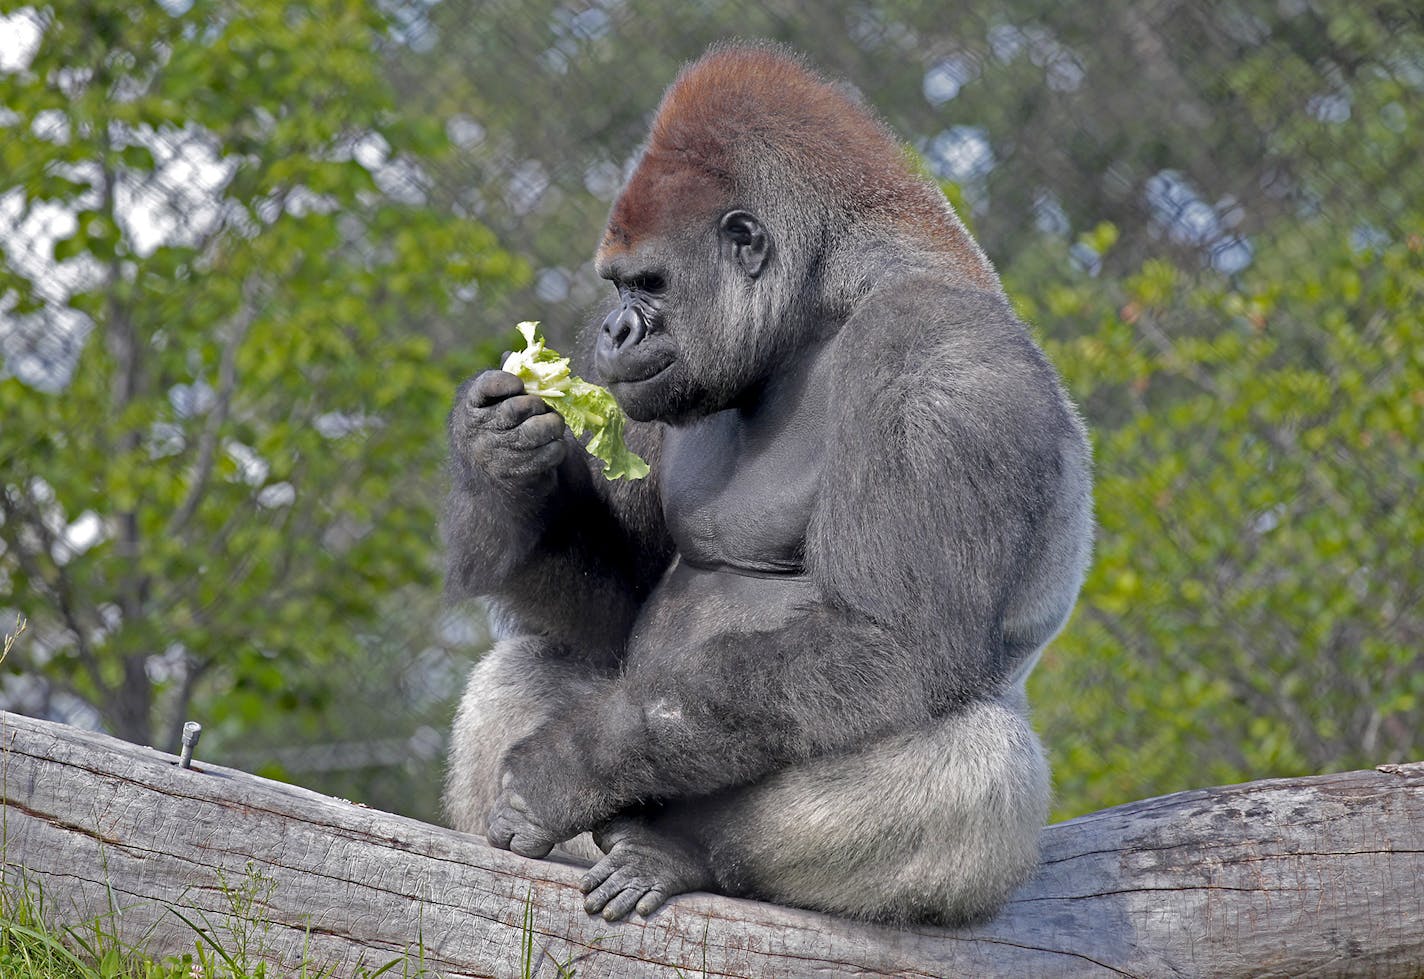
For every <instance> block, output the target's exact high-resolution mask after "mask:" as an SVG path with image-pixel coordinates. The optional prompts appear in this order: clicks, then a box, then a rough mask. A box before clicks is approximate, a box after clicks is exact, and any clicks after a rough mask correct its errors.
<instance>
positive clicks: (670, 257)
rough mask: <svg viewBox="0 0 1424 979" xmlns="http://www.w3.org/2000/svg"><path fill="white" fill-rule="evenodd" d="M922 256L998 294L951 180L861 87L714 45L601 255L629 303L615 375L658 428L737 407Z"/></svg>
mask: <svg viewBox="0 0 1424 979" xmlns="http://www.w3.org/2000/svg"><path fill="white" fill-rule="evenodd" d="M910 251H913V252H917V253H925V252H938V253H941V254H942V255H944V256H946V258H947V259H949V260H953V261H955V262H958V263H959V264H962V265H963V266H964V272H963V274H964V276H965V278H966V280H967V281H976V282H980V283H984V284H987V285H988V286H989V287H991V288H995V287H996V286H995V285H994V283H996V281H997V280H996V279H995V278H994V275H993V271H992V269H990V268H989V266H988V263H987V262H986V261H985V260H984V258H983V255H982V253H980V252H979V250H978V247H977V246H976V245H975V244H974V243H973V241H972V239H970V238H969V236H968V234H967V233H966V232H965V231H964V228H963V226H962V225H961V224H960V223H959V220H958V218H957V217H955V215H954V213H953V211H951V210H950V208H949V206H948V205H947V204H946V203H945V200H944V197H943V195H942V194H941V193H940V192H939V189H938V188H937V187H935V186H934V185H933V184H932V183H930V182H929V181H928V180H926V179H925V178H923V177H922V176H921V175H920V174H919V173H917V172H916V171H915V170H914V169H913V168H912V167H911V165H910V163H909V160H908V157H907V154H906V153H905V152H904V151H902V150H901V148H900V146H899V144H898V143H897V142H896V141H895V139H894V137H893V136H892V135H891V134H890V133H889V131H888V130H886V129H885V127H884V126H882V125H881V124H880V123H879V122H878V121H877V120H876V119H875V118H874V117H873V116H872V115H871V114H870V113H869V112H868V111H867V110H866V109H865V108H864V106H862V105H861V104H860V103H859V101H858V100H857V99H856V98H855V97H854V96H852V95H851V94H850V93H848V92H847V91H846V90H845V89H843V88H841V87H840V86H837V85H834V84H832V83H830V82H827V81H826V80H824V79H822V78H820V77H819V76H818V75H816V74H815V73H814V72H812V71H811V70H809V69H808V68H807V67H806V66H805V65H804V64H802V63H801V61H800V60H799V59H798V58H796V57H795V56H794V55H792V54H790V53H789V52H786V51H784V50H782V49H780V48H776V47H772V46H768V45H752V46H735V47H717V48H713V49H712V50H711V51H710V52H708V53H707V54H706V55H704V56H703V57H702V58H701V59H700V60H699V61H697V62H695V63H693V64H692V65H690V66H688V67H687V68H686V69H684V71H683V72H682V73H681V74H680V75H679V76H678V78H677V80H676V81H675V82H673V84H672V85H671V87H669V89H668V91H667V93H666V94H665V95H664V96H663V101H662V104H661V106H660V107H659V109H658V113H657V117H656V119H655V120H654V122H653V128H652V132H651V134H650V135H649V137H648V141H647V143H646V145H645V146H644V148H643V152H642V155H641V157H640V158H639V160H638V165H637V167H636V168H635V169H634V171H633V174H632V176H631V177H629V179H628V183H627V184H626V185H625V186H624V188H623V190H622V192H621V193H620V194H619V196H618V199H617V200H616V201H615V202H614V205H613V212H612V214H611V215H610V217H609V220H608V228H607V230H606V231H605V233H604V237H603V241H602V244H601V245H600V247H599V251H598V262H597V265H598V270H599V274H601V275H602V276H603V277H604V278H606V279H608V280H609V281H611V282H612V283H613V285H614V286H615V287H616V288H617V290H618V299H617V302H616V304H615V305H614V307H613V309H612V310H611V311H610V312H609V313H608V315H607V317H606V318H605V319H604V321H603V324H602V327H601V329H600V331H599V335H598V338H597V341H596V345H595V363H596V366H597V369H598V372H599V374H600V375H601V377H602V379H603V382H604V383H605V384H607V385H608V386H609V388H610V389H611V390H612V391H613V394H614V396H615V397H616V398H617V399H618V401H619V403H620V404H621V405H622V406H623V408H624V410H625V411H627V412H628V414H629V415H631V416H632V417H633V418H636V419H639V420H641V421H647V420H650V419H662V420H666V421H671V422H679V421H685V420H688V419H691V418H696V417H698V416H701V415H705V414H709V413H711V412H714V411H719V410H721V409H724V408H727V407H731V406H733V405H735V404H736V403H737V402H738V401H739V399H741V398H743V397H744V396H746V395H747V394H749V393H751V392H753V391H755V389H756V388H757V387H758V386H759V385H760V384H761V383H762V382H763V381H765V380H766V379H767V378H768V377H770V376H771V375H772V374H773V373H774V372H775V371H776V369H777V367H778V366H779V365H781V364H783V363H785V362H786V361H787V358H788V357H789V356H792V355H794V354H795V353H796V351H797V350H799V349H800V348H802V347H804V346H805V345H806V344H808V343H810V342H813V341H814V340H816V339H818V338H820V337H824V336H826V335H829V334H830V333H834V332H835V330H836V329H838V328H839V325H840V324H841V323H842V322H844V319H845V317H846V315H847V314H848V311H849V307H850V305H851V304H853V303H854V301H855V300H856V298H857V297H858V296H860V295H863V294H865V293H866V292H867V291H868V290H870V289H871V288H873V287H874V285H875V282H874V281H872V280H873V278H874V276H875V270H876V269H877V268H883V267H885V266H886V264H887V263H889V262H893V261H895V260H896V256H902V255H903V254H905V253H907V252H910Z"/></svg>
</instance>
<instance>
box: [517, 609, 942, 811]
mask: <svg viewBox="0 0 1424 979" xmlns="http://www.w3.org/2000/svg"><path fill="white" fill-rule="evenodd" d="M680 658H681V659H682V661H683V662H684V663H685V664H686V668H685V669H683V670H681V671H679V672H676V673H669V672H667V671H666V670H661V669H658V670H648V671H638V670H633V671H631V672H629V673H628V674H627V675H625V676H624V677H622V678H621V679H619V680H617V681H611V682H610V683H609V685H608V687H607V689H606V691H605V692H604V694H603V695H602V696H601V697H600V698H598V700H597V702H596V707H595V708H594V714H593V716H592V717H590V716H586V715H583V714H572V715H569V716H565V717H560V718H557V719H555V720H553V721H551V722H550V723H549V724H548V725H546V726H545V727H544V728H543V729H541V730H540V731H539V732H537V733H536V734H535V735H534V736H532V737H531V738H529V739H527V740H526V741H524V742H522V743H520V744H518V745H516V746H514V747H513V748H512V749H511V750H510V753H509V755H508V758H507V760H506V769H507V771H508V772H509V773H510V785H511V786H512V787H513V788H514V790H515V791H517V792H518V793H519V794H520V795H522V796H523V797H524V798H525V799H527V800H528V801H529V804H530V807H531V812H532V813H533V814H534V816H535V818H536V819H538V820H539V821H540V822H541V823H543V824H544V825H546V826H547V827H548V828H549V829H550V830H551V831H555V832H557V833H559V834H563V833H568V834H569V835H573V834H574V833H576V832H579V831H583V830H587V829H592V828H594V827H596V826H598V825H600V824H601V823H602V822H604V821H605V820H606V819H608V818H609V817H611V816H613V815H614V814H616V813H617V812H620V811H622V810H624V809H626V808H628V807H629V806H632V805H634V804H637V803H641V802H647V801H652V800H667V799H679V798H688V797H694V796H700V795H706V794H708V793H712V792H716V791H718V790H720V789H725V788H729V787H733V786H739V785H746V784H750V783H752V782H755V781H757V780H759V779H761V778H762V777H764V776H766V775H767V774H769V773H771V772H774V771H777V770H780V769H783V768H785V767H787V766H788V765H790V764H793V763H795V762H798V761H801V760H805V759H808V758H813V757H818V756H823V755H828V754H833V753H835V752H837V751H841V750H845V749H847V748H853V747H859V746H863V745H864V744H866V743H867V742H869V741H872V740H874V739H876V738H878V737H881V736H884V735H887V734H891V733H893V732H895V731H901V730H907V729H909V728H912V727H915V726H918V725H921V724H923V723H925V722H926V721H928V720H929V719H930V716H931V711H930V707H929V703H930V696H929V693H928V691H927V690H926V686H925V680H926V677H925V672H924V669H923V663H922V661H923V655H922V654H919V653H916V652H914V651H911V650H906V649H905V648H903V647H902V646H901V645H899V644H898V643H897V642H896V641H895V640H894V639H892V638H891V637H890V636H889V635H888V634H887V633H885V632H884V631H883V630H881V629H879V628H877V627H876V626H875V625H873V624H872V623H870V622H868V621H866V620H865V619H863V618H861V617H858V616H853V615H851V614H848V613H844V612H840V611H837V610H833V609H830V608H825V607H822V608H817V609H814V610H811V611H808V612H807V613H806V614H804V615H802V616H799V617H797V618H796V619H794V620H792V621H791V622H789V623H788V624H787V625H786V626H784V627H782V628H779V629H776V630H771V631H766V632H756V633H726V634H722V635H719V636H716V637H713V638H712V639H710V640H707V641H705V642H704V643H702V644H700V645H699V646H698V647H697V648H694V649H688V650H684V651H682V653H681V657H680Z"/></svg>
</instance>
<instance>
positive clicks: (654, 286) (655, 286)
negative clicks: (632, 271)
mask: <svg viewBox="0 0 1424 979" xmlns="http://www.w3.org/2000/svg"><path fill="white" fill-rule="evenodd" d="M628 288H629V289H634V290H636V291H638V292H662V291H663V290H664V289H666V288H667V279H665V278H663V277H662V276H661V275H659V274H658V273H656V272H644V273H641V274H639V275H635V276H633V277H632V278H630V279H629V280H628Z"/></svg>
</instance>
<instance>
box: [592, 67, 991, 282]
mask: <svg viewBox="0 0 1424 979" xmlns="http://www.w3.org/2000/svg"><path fill="white" fill-rule="evenodd" d="M754 154H755V155H757V156H758V158H767V157H770V158H772V159H776V160H779V161H782V162H783V163H784V165H785V166H786V168H787V170H788V171H789V172H791V173H794V174H799V175H800V176H801V178H802V179H803V180H804V181H805V184H806V188H807V191H808V192H809V193H810V194H814V195H815V196H816V197H817V198H819V199H821V200H823V201H827V202H830V203H832V204H834V205H836V206H837V207H838V209H840V210H842V211H844V212H847V213H849V214H851V215H855V216H858V217H860V218H862V219H870V220H874V221H877V222H879V221H883V222H886V223H888V224H891V225H893V226H895V227H896V228H898V229H900V230H901V231H902V232H904V233H906V234H909V235H911V236H913V237H914V238H915V239H916V241H917V242H918V243H919V244H920V245H921V246H922V247H926V248H930V249H933V250H936V251H947V252H956V253H963V255H964V257H966V258H974V259H975V260H974V261H972V262H970V263H968V265H969V266H971V267H969V268H966V271H967V272H969V273H970V276H971V278H976V279H977V278H979V277H980V276H979V274H977V273H978V272H979V271H981V270H980V269H977V268H974V267H973V266H982V273H983V274H984V275H986V276H988V278H989V279H990V280H992V278H993V273H992V271H990V270H989V268H988V266H987V264H986V263H984V262H983V259H982V257H979V253H978V249H977V248H976V247H975V246H974V245H973V243H972V242H971V241H970V240H969V238H968V235H967V233H966V232H965V231H964V229H963V228H962V226H960V225H959V223H958V221H956V220H955V219H954V218H953V217H952V215H951V213H950V212H949V210H948V208H947V206H946V205H945V203H944V199H943V197H942V196H941V194H940V192H939V190H938V188H936V187H934V186H933V185H932V184H930V183H929V182H928V181H927V180H926V179H925V178H923V177H921V176H920V175H919V174H917V173H915V172H914V170H913V169H912V168H911V166H910V164H909V162H908V160H907V159H906V157H905V154H904V152H903V150H902V149H901V147H900V145H899V143H898V142H897V141H896V140H895V138H894V137H893V136H892V135H891V134H890V132H889V131H888V130H887V129H886V128H885V127H884V126H883V125H881V124H880V123H879V122H878V121H877V120H876V119H875V117H874V116H873V115H871V113H870V112H868V111H867V110H866V109H865V107H864V106H862V105H860V104H859V103H858V102H857V101H855V99H853V98H852V97H850V96H849V95H848V94H847V93H846V92H845V91H844V90H842V89H841V88H839V87H837V86H836V85H833V84H831V83H830V82H827V81H826V80H825V79H823V78H821V77H820V76H818V75H817V74H815V73H814V72H812V71H811V70H810V69H808V68H807V67H806V66H805V65H804V64H802V63H801V62H800V61H799V60H798V59H797V58H795V57H794V56H793V55H790V54H788V53H786V52H784V51H782V50H779V49H777V48H774V47H769V46H738V47H724V48H714V49H713V50H712V51H710V52H708V53H707V54H706V55H704V56H703V57H702V58H701V59H700V60H699V61H697V62H695V63H694V64H692V65H689V66H688V67H687V68H686V69H684V70H683V72H682V73H681V74H680V75H679V76H678V78H677V80H676V81H675V82H673V84H672V86H671V87H670V88H669V89H668V91H667V94H666V95H664V96H663V101H662V105H661V106H660V107H659V109H658V114H657V117H656V119H655V120H654V121H653V129H652V133H651V135H650V137H649V139H648V145H647V148H646V150H645V152H644V154H643V158H642V160H641V161H640V162H639V164H638V167H637V169H636V170H635V171H634V172H633V175H632V177H631V178H630V179H629V181H628V184H627V186H626V187H624V188H623V192H622V193H621V194H620V195H619V197H618V200H617V201H616V202H615V203H614V205H613V213H612V215H611V216H610V218H609V222H608V230H607V232H606V233H605V235H604V239H603V243H602V247H601V249H600V252H601V254H603V255H604V256H608V255H611V254H614V253H617V252H620V251H623V250H626V249H628V248H631V247H633V246H634V245H636V244H637V243H638V242H639V241H641V240H644V239H646V238H649V237H656V236H660V235H663V234H666V233H667V232H669V231H671V230H674V229H676V228H677V227H680V226H683V225H685V224H686V223H687V221H688V219H689V218H690V217H693V216H695V215H699V214H705V215H708V216H709V217H711V216H715V214H716V212H717V211H718V210H720V209H722V208H724V207H727V206H731V205H736V206H748V205H749V204H751V203H752V202H746V201H737V200H735V198H736V195H737V193H738V191H739V190H742V189H744V182H745V180H746V177H747V172H746V168H747V161H748V160H749V159H752V158H753V155H754Z"/></svg>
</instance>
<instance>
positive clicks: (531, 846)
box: [487, 775, 564, 860]
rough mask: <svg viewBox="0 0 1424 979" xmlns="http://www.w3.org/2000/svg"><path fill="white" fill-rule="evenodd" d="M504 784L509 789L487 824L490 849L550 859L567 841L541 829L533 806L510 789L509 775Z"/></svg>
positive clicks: (501, 796)
mask: <svg viewBox="0 0 1424 979" xmlns="http://www.w3.org/2000/svg"><path fill="white" fill-rule="evenodd" d="M504 781H505V786H504V788H503V789H502V790H500V793H499V796H498V798H496V799H495V800H494V808H492V809H491V810H490V813H489V819H488V822H487V825H488V826H489V841H490V845H491V846H496V847H498V848H499V849H501V850H511V851H513V852H515V853H517V854H519V855H520V856H521V857H532V858H534V859H535V860H539V859H542V858H543V857H547V856H548V855H549V851H550V850H552V849H553V848H554V846H555V845H556V844H558V843H562V842H563V841H564V838H563V837H562V836H559V835H558V834H556V833H552V832H550V831H549V830H548V829H546V828H545V827H543V826H541V825H539V823H538V822H536V821H535V819H534V817H533V816H531V815H530V813H529V803H528V802H527V801H526V800H525V798H524V797H523V796H522V795H520V794H519V793H518V792H517V791H515V790H514V789H512V788H510V787H509V776H508V775H506V776H505V779H504Z"/></svg>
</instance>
